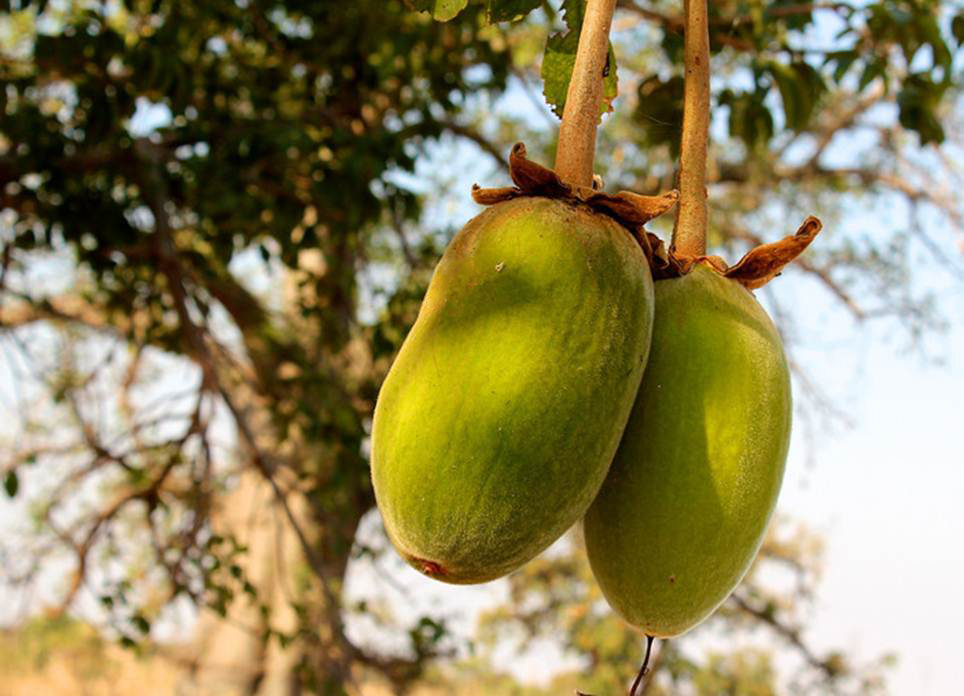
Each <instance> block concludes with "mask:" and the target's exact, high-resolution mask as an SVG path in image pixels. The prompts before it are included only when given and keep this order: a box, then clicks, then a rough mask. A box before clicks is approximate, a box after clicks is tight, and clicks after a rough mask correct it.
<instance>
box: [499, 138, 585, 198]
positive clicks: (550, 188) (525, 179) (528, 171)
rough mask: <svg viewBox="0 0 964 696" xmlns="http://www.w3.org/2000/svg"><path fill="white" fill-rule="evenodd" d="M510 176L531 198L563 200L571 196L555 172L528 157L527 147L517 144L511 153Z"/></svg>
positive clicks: (568, 189) (567, 187)
mask: <svg viewBox="0 0 964 696" xmlns="http://www.w3.org/2000/svg"><path fill="white" fill-rule="evenodd" d="M509 176H511V177H512V181H513V182H514V183H515V185H516V186H518V187H519V188H520V189H521V190H522V191H523V192H524V193H526V194H529V195H531V196H547V197H549V198H562V197H566V196H569V195H570V194H571V190H570V187H569V186H568V185H567V184H565V183H564V182H563V181H562V179H560V178H559V177H558V176H557V175H556V173H555V172H554V171H552V170H551V169H549V168H548V167H543V166H542V165H541V164H536V163H535V162H533V161H532V160H530V159H528V158H527V157H526V146H525V145H523V144H522V143H516V144H515V145H513V146H512V152H511V153H509Z"/></svg>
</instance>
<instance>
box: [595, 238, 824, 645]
mask: <svg viewBox="0 0 964 696" xmlns="http://www.w3.org/2000/svg"><path fill="white" fill-rule="evenodd" d="M817 225H819V223H817ZM814 233H815V232H814ZM655 285H656V315H655V322H654V326H653V339H652V344H651V349H650V355H649V362H648V364H647V366H646V371H645V373H644V375H643V381H642V384H641V385H640V389H639V394H638V396H637V398H636V403H635V405H634V406H633V410H632V414H631V415H630V419H629V423H628V424H627V426H626V430H625V433H624V434H623V439H622V442H621V443H620V446H619V449H618V451H617V453H616V457H615V459H614V461H613V464H612V467H611V469H610V472H609V475H608V477H607V478H606V481H605V483H604V484H603V487H602V489H601V490H600V492H599V495H598V497H597V498H596V500H595V501H594V502H593V504H592V506H591V507H590V509H589V511H588V512H587V514H586V517H585V522H584V529H585V540H586V550H587V552H588V555H589V561H590V563H591V565H592V570H593V574H594V575H595V577H596V580H597V581H598V582H599V586H600V587H601V589H602V591H603V594H604V595H605V597H606V599H607V600H608V601H609V603H610V604H611V605H612V606H613V608H615V609H616V611H617V612H618V613H619V614H621V615H622V616H623V618H625V619H626V620H627V621H628V622H629V623H631V624H633V625H635V626H637V627H639V628H640V629H642V631H643V632H645V633H646V634H648V635H651V636H656V637H670V636H676V635H679V634H681V633H683V632H685V631H687V630H689V629H690V628H692V627H694V626H695V625H697V624H698V623H700V622H701V621H702V620H703V619H705V618H706V617H707V616H709V615H710V614H711V613H712V612H713V611H714V610H715V609H716V608H717V607H718V606H719V605H720V604H721V603H722V602H723V601H724V600H725V599H726V598H727V596H729V594H730V593H731V592H732V591H733V589H734V588H735V587H736V586H737V584H738V583H739V582H740V580H741V579H742V578H743V576H744V574H745V573H746V571H747V569H748V568H749V567H750V564H751V563H752V561H753V559H754V557H755V556H756V553H757V551H758V550H759V548H760V544H761V543H762V540H763V535H764V532H765V531H766V527H767V523H768V521H769V519H770V515H771V513H772V512H773V509H774V506H775V504H776V499H777V495H778V493H779V490H780V484H781V481H782V478H783V470H784V463H785V460H786V456H787V447H788V444H789V438H790V416H791V402H790V373H789V370H788V367H787V360H786V358H785V356H784V352H783V347H782V344H781V341H780V336H779V335H778V333H777V330H776V328H775V327H774V325H773V323H772V322H771V321H770V318H769V317H768V316H767V314H766V312H765V311H764V310H763V308H762V307H761V306H760V304H759V303H758V302H757V300H756V299H755V298H754V297H753V295H752V294H751V293H750V292H749V291H748V290H747V289H746V288H744V287H743V285H741V284H740V283H738V282H737V281H735V280H731V279H730V278H725V277H723V276H722V275H721V274H720V273H718V272H717V271H716V270H714V269H712V268H710V267H709V266H707V265H703V264H697V265H696V266H695V267H694V268H693V270H691V271H690V272H689V273H688V274H686V275H684V276H682V277H679V278H673V279H667V280H660V281H657V282H656V284H655Z"/></svg>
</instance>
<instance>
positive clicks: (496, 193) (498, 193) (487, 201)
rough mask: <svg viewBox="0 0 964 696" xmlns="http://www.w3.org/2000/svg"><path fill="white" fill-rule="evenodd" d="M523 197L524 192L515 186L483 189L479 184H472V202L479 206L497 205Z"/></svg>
mask: <svg viewBox="0 0 964 696" xmlns="http://www.w3.org/2000/svg"><path fill="white" fill-rule="evenodd" d="M521 195H523V194H522V190H521V189H518V188H516V187H515V186H503V187H502V188H482V187H481V186H479V185H478V184H472V200H473V201H475V202H476V203H478V204H479V205H495V204H496V203H502V202H503V201H509V200H512V199H513V198H516V197H518V196H521Z"/></svg>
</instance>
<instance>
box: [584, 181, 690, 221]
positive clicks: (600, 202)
mask: <svg viewBox="0 0 964 696" xmlns="http://www.w3.org/2000/svg"><path fill="white" fill-rule="evenodd" d="M677 201H679V191H676V190H673V191H668V192H666V193H663V194H660V195H658V196H642V195H640V194H638V193H633V192H632V191H620V192H619V193H617V194H616V195H614V196H611V195H609V194H608V193H595V194H593V195H591V196H590V197H589V198H587V199H586V203H588V204H589V205H591V206H592V207H593V208H595V209H596V210H599V211H601V212H605V213H608V214H610V215H612V216H613V217H615V218H618V219H619V220H620V221H622V223H623V224H625V225H626V226H628V227H635V226H637V225H644V224H646V223H647V222H649V221H650V220H652V219H653V218H656V217H659V216H660V215H662V214H663V213H665V212H666V211H668V210H670V209H671V208H672V207H673V206H674V205H676V202H677Z"/></svg>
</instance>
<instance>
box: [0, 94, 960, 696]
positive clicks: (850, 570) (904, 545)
mask: <svg viewBox="0 0 964 696" xmlns="http://www.w3.org/2000/svg"><path fill="white" fill-rule="evenodd" d="M506 104H507V108H508V109H510V110H514V109H517V110H518V111H520V112H523V113H524V112H525V111H526V110H527V109H528V110H530V113H531V108H532V106H531V103H530V102H529V101H528V100H527V99H525V98H523V97H521V96H520V95H519V94H517V93H516V94H510V96H509V97H508V101H507V102H506ZM165 119H166V114H165V113H164V110H157V109H154V110H150V109H146V110H144V111H142V113H141V115H140V116H139V118H138V127H139V129H143V130H146V129H149V128H150V127H151V126H152V125H156V124H158V123H163V121H164V120H165ZM843 147H844V148H845V147H846V146H843ZM453 148H454V149H453ZM840 150H841V148H840V147H838V151H840ZM430 151H431V152H432V153H433V157H431V159H430V160H428V161H424V162H423V163H422V167H423V172H422V173H423V175H425V172H427V171H428V170H429V168H435V169H436V171H439V172H441V175H442V176H446V177H450V178H452V179H453V180H456V181H458V182H460V183H459V184H458V185H457V186H456V187H454V189H453V190H454V192H455V194H454V195H457V196H458V197H457V198H446V199H445V200H443V201H442V202H441V203H440V204H438V207H437V210H434V211H433V219H435V220H439V219H442V220H450V221H451V222H452V224H453V225H455V226H460V225H461V223H462V222H463V221H464V220H466V219H467V218H468V217H469V216H471V215H473V214H475V213H476V212H477V210H478V209H477V208H476V207H475V206H474V205H473V204H472V203H471V200H470V199H469V195H468V191H469V186H470V185H471V183H473V182H474V181H480V183H483V184H490V185H501V183H503V182H501V181H493V180H489V179H487V178H486V177H487V176H489V175H490V174H491V173H492V172H493V171H494V170H493V169H492V167H491V164H490V163H489V161H487V160H486V159H485V157H484V156H482V155H480V154H479V153H477V152H476V151H475V150H474V149H473V148H472V147H470V146H468V145H464V144H459V145H453V144H452V143H443V144H442V145H439V146H433V147H432V148H431V150H430ZM838 154H842V156H846V150H845V149H843V150H842V152H838ZM426 176H427V175H426ZM426 176H423V177H422V178H426ZM417 178H418V177H416V179H417ZM813 212H814V213H816V214H818V215H819V211H813ZM439 216H443V217H439ZM798 222H799V220H795V219H794V220H788V221H787V224H786V227H785V229H781V230H772V231H767V230H760V231H759V232H760V233H761V234H764V235H765V236H766V238H767V239H768V240H770V239H776V238H778V237H780V236H783V235H784V234H788V233H790V232H792V231H793V230H794V229H795V227H796V224H797V223H798ZM902 222H903V211H902V209H901V206H900V204H899V203H898V202H897V201H895V200H894V201H889V200H884V201H883V202H882V203H881V204H879V205H878V206H877V208H876V209H874V210H868V209H866V208H864V207H862V206H860V205H854V206H853V208H851V209H850V210H849V211H848V213H847V214H846V215H845V216H844V218H843V219H841V220H839V221H838V222H836V223H835V224H834V226H833V228H832V229H830V228H828V229H826V230H825V232H824V235H826V236H828V237H829V235H839V234H843V235H852V236H854V237H860V236H863V235H871V234H874V233H875V231H877V230H880V229H881V228H887V226H889V225H894V224H897V225H899V224H902ZM931 232H932V235H933V237H934V238H935V240H937V241H938V243H939V244H940V245H941V246H942V248H943V249H944V251H945V253H946V254H947V255H948V256H951V257H954V258H955V259H956V260H957V261H959V262H960V261H962V260H964V259H962V258H961V256H962V251H961V248H960V247H959V246H958V245H959V244H960V239H959V238H955V236H954V235H953V234H952V233H951V232H950V231H949V230H947V229H946V227H942V226H940V225H935V226H934V227H933V228H932V230H931ZM820 243H821V239H820V238H818V239H817V241H816V244H817V245H819V244H820ZM731 261H732V260H731ZM925 261H926V257H925ZM929 263H930V264H931V265H933V264H934V263H935V262H934V261H933V259H930V260H929ZM918 275H919V280H920V281H922V283H924V285H925V286H926V287H928V288H929V289H931V290H933V291H934V292H935V293H936V294H937V296H938V297H939V309H940V311H941V312H942V314H943V316H944V318H945V319H946V320H947V321H948V322H949V324H950V326H949V328H948V330H947V331H946V332H944V333H941V334H935V335H932V336H928V337H927V338H926V339H925V340H924V342H923V351H919V350H910V351H908V350H907V349H906V346H905V343H906V342H905V341H904V338H903V337H901V336H900V335H899V332H897V331H895V327H894V325H893V324H892V323H890V324H889V323H886V322H881V323H874V322H869V323H866V324H855V323H854V322H853V321H852V320H851V319H850V318H849V317H848V315H847V313H846V311H845V310H844V309H843V308H841V307H840V306H839V305H838V304H835V301H834V300H833V299H832V298H831V297H830V296H829V295H828V294H827V293H826V292H825V291H823V290H822V289H820V287H819V286H818V285H816V284H815V283H814V282H813V281H810V280H808V279H807V278H805V277H803V276H802V275H801V274H799V273H795V272H792V271H790V272H787V273H785V274H784V276H782V277H781V278H779V279H777V280H776V281H774V283H772V284H771V286H770V289H769V290H768V292H767V293H764V294H763V295H762V297H761V299H762V300H763V301H764V303H765V304H766V302H767V296H768V294H769V293H772V297H774V298H776V300H777V301H778V303H779V304H780V305H781V307H783V309H784V310H785V311H787V312H789V313H790V314H792V316H793V318H794V322H795V324H796V337H797V339H796V340H795V342H794V348H793V349H794V357H795V358H796V360H797V361H798V362H800V363H801V364H804V365H805V366H806V369H807V370H808V372H809V373H810V374H811V376H812V377H813V378H814V379H816V380H817V381H818V382H819V383H820V385H821V386H822V387H823V388H824V389H825V390H826V392H827V394H828V395H829V396H830V397H831V398H832V400H833V402H834V405H835V406H836V407H837V408H839V409H841V410H843V411H845V412H846V413H847V414H848V415H849V417H850V419H851V420H852V423H853V427H852V428H850V429H843V430H841V429H836V430H835V431H834V432H831V433H827V432H825V431H823V430H822V429H820V428H819V427H818V428H817V429H816V430H815V431H813V432H812V433H811V434H812V436H813V437H812V438H810V439H809V440H808V439H807V438H805V437H804V428H803V427H802V423H800V422H798V423H797V426H796V427H795V429H794V436H793V441H792V446H791V453H790V457H789V460H788V466H787V477H786V481H785V485H784V489H783V492H782V495H781V498H780V503H779V507H778V511H779V513H781V514H784V515H786V516H789V517H791V518H793V519H799V520H802V521H804V522H806V523H807V525H809V527H811V528H812V529H814V530H816V531H818V532H820V533H821V534H822V535H823V536H824V538H825V542H826V555H825V574H824V577H823V581H822V583H821V584H820V586H819V588H818V594H817V598H816V606H815V611H814V614H813V616H812V620H811V621H810V622H809V624H808V629H807V631H806V637H807V638H808V639H809V640H810V641H811V642H812V643H813V644H814V645H815V646H816V647H817V648H828V649H829V648H834V647H839V648H842V649H844V650H845V651H846V652H848V653H852V654H854V655H855V656H856V657H858V658H862V659H864V660H870V659H872V658H874V657H876V656H878V655H880V654H881V653H884V652H895V653H897V654H898V655H899V662H898V665H897V667H896V669H895V670H894V671H892V672H891V677H890V680H889V684H890V691H891V693H892V694H896V695H900V696H903V695H907V696H945V695H950V694H957V693H961V685H962V684H964V640H962V638H961V633H962V630H964V452H962V449H964V281H962V280H961V279H960V278H957V279H955V278H953V277H951V276H950V275H947V274H943V273H940V272H937V273H931V274H928V275H927V276H926V277H925V276H924V274H918ZM0 374H3V375H4V376H0V389H7V388H9V384H8V383H7V382H6V381H5V380H8V377H7V376H6V375H5V373H2V372H0ZM795 388H796V391H797V392H799V384H797V385H795ZM7 415H9V414H7ZM21 512H22V508H21V509H18V508H17V507H16V506H15V505H14V504H11V503H9V502H8V501H7V500H6V498H5V497H3V496H0V534H5V533H9V530H10V529H11V528H12V527H11V525H12V521H13V520H14V519H15V517H16V516H17V515H18V514H20V513H21ZM356 575H357V574H356ZM398 581H399V582H400V583H401V584H403V585H405V586H407V587H409V588H410V589H411V590H412V592H413V593H414V594H416V595H421V596H422V601H423V602H425V603H427V604H429V605H431V604H434V603H436V602H439V603H441V606H442V608H443V610H444V609H445V608H446V607H450V608H451V610H452V612H453V613H455V614H457V613H459V612H462V615H463V617H464V616H469V617H471V614H472V610H473V608H477V607H483V606H487V605H490V604H491V603H492V602H493V601H497V600H498V599H499V598H501V597H503V596H504V585H503V584H501V583H499V582H496V583H491V584H489V585H487V586H481V587H470V588H465V587H459V588H454V587H450V586H446V585H441V584H439V583H434V582H432V581H429V580H427V579H425V578H423V577H421V576H420V575H418V574H417V573H416V572H415V571H411V570H408V569H405V570H402V571H400V575H399V576H398ZM351 582H352V585H353V587H354V588H355V590H356V591H358V592H364V591H366V590H368V589H371V588H372V587H375V586H378V587H383V589H384V586H383V585H382V584H381V581H380V580H378V579H377V578H372V577H355V576H353V577H352V578H351ZM389 594H390V590H389ZM466 610H468V613H467V614H466ZM462 625H463V626H464V627H468V626H467V624H466V623H465V622H463V623H462ZM351 628H352V630H353V631H356V632H359V631H360V632H363V633H364V632H366V631H367V627H366V626H364V625H360V624H355V625H353V626H352V627H351ZM552 655H553V653H552V651H549V650H547V651H545V653H544V656H545V659H542V660H541V661H540V662H539V664H538V665H535V664H534V663H532V662H527V663H526V664H525V665H523V666H520V671H521V670H522V669H524V671H526V672H527V673H528V674H533V675H535V676H536V677H545V676H546V675H547V674H548V672H549V671H550V670H551V668H552V667H553V658H552Z"/></svg>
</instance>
